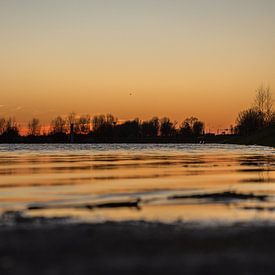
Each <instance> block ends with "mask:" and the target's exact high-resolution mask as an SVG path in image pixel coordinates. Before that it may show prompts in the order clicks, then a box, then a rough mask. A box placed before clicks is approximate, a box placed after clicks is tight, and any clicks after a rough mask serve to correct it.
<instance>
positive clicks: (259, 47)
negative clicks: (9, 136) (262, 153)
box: [0, 0, 275, 129]
mask: <svg viewBox="0 0 275 275" xmlns="http://www.w3.org/2000/svg"><path fill="white" fill-rule="evenodd" d="M274 12H275V3H274V1H273V0H261V1H260V0H249V1H248V0H242V1H237V0H231V1H229V0H228V1H227V0H220V1H217V0H196V1H187V0H181V1H180V0H173V1H169V0H158V1H156V0H146V1H145V0H139V1H131V0H127V1H126V0H112V1H111V0H105V1H102V0H94V1H86V0H79V1H73V0H66V1H65V0H60V1H53V0H49V1H35V0H26V1H19V0H11V1H1V3H0V35H1V44H0V60H1V62H0V84H1V86H0V93H1V97H0V116H11V115H12V116H15V117H16V118H17V120H19V122H20V123H21V124H22V125H25V124H26V122H27V121H28V120H29V119H31V118H32V117H33V116H36V117H38V118H40V119H41V121H42V122H43V123H45V124H47V123H48V122H49V121H50V120H51V118H53V117H54V116H56V115H59V114H60V115H65V114H68V113H69V112H71V111H74V112H76V113H78V114H86V113H88V114H91V115H93V114H98V113H113V114H114V115H115V116H117V117H119V118H120V119H129V118H135V117H139V118H141V119H148V118H150V117H152V116H154V115H157V116H160V117H162V116H169V117H171V118H172V119H173V120H177V121H182V120H183V119H184V118H185V117H187V116H191V115H193V116H197V117H199V118H200V119H202V120H204V121H205V122H206V125H207V128H209V127H210V128H212V129H217V128H224V127H228V126H229V125H230V124H233V123H234V121H235V117H236V116H237V113H238V112H239V111H240V110H241V109H243V108H246V107H248V106H249V105H250V104H251V102H252V101H253V97H254V91H255V89H256V88H257V87H258V86H259V85H261V84H262V83H263V84H266V85H270V86H271V89H272V88H273V90H274V89H275V77H274V76H275V63H274V60H275V35H274V32H275V19H274ZM130 94H132V95H130Z"/></svg>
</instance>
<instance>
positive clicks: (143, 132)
mask: <svg viewBox="0 0 275 275" xmlns="http://www.w3.org/2000/svg"><path fill="white" fill-rule="evenodd" d="M177 126H178V125H177V122H176V121H172V120H171V119H170V118H168V117H163V118H161V119H160V118H158V117H153V118H151V119H150V120H145V121H141V120H140V119H138V118H136V119H133V120H127V121H124V122H119V121H118V119H117V118H116V117H114V116H113V115H111V114H107V115H95V116H93V117H92V118H91V117H90V116H89V115H86V116H80V117H77V116H76V114H75V113H71V114H69V115H68V116H67V117H65V118H64V117H61V116H57V117H56V118H54V119H53V120H52V121H51V124H50V129H49V130H48V131H47V132H45V131H42V126H41V124H40V121H39V119H38V118H33V119H32V120H31V121H29V123H28V126H27V135H24V136H22V135H20V126H19V124H18V123H17V122H16V120H15V119H14V118H8V119H5V118H0V141H2V142H13V141H20V140H21V141H22V140H24V141H38V142H39V141H41V142H42V141H45V142H67V141H71V142H73V141H76V142H77V141H82V142H83V141H87V142H88V141H131V140H132V141H135V140H136V141H138V140H143V141H146V140H148V141H150V140H157V139H163V140H164V139H166V140H168V139H185V140H187V141H191V140H193V139H196V138H198V137H200V136H203V135H204V128H205V126H204V123H203V122H202V121H200V120H199V119H197V118H195V117H190V118H187V119H185V120H184V121H183V122H182V123H181V124H180V125H179V126H178V127H177Z"/></svg>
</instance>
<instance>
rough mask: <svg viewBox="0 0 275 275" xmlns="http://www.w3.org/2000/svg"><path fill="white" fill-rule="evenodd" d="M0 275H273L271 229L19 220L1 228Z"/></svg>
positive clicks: (274, 241) (261, 226)
mask: <svg viewBox="0 0 275 275" xmlns="http://www.w3.org/2000/svg"><path fill="white" fill-rule="evenodd" d="M0 239H1V242H0V274H10V275H13V274H21V275H24V274H28V275H32V274H41V275H43V274H67V275H70V274H274V272H275V265H274V257H275V248H274V247H275V225H274V224H268V223H264V224H263V223H256V222H255V223H238V224H234V225H206V224H204V225H202V224H191V223H175V224H163V223H153V222H151V223H148V222H142V221H139V222H130V221H129V222H116V223H115V222H105V223H102V224H79V223H69V222H67V221H66V220H56V219H55V220H47V219H37V218H36V219H22V220H18V221H17V222H16V224H13V225H5V224H3V223H2V224H1V227H0Z"/></svg>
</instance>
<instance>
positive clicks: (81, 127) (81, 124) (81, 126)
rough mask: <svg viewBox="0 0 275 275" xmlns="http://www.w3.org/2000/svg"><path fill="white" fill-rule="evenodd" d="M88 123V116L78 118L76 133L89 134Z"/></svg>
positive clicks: (89, 121) (89, 119) (89, 120)
mask: <svg viewBox="0 0 275 275" xmlns="http://www.w3.org/2000/svg"><path fill="white" fill-rule="evenodd" d="M90 123H91V118H90V116H89V115H86V116H80V118H79V119H78V120H77V121H76V127H75V129H76V132H77V133H78V134H88V133H89V132H90Z"/></svg>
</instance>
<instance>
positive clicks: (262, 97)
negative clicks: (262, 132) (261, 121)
mask: <svg viewBox="0 0 275 275" xmlns="http://www.w3.org/2000/svg"><path fill="white" fill-rule="evenodd" d="M254 108H256V110H257V111H258V112H261V113H263V114H264V115H265V120H266V122H267V124H268V123H269V122H270V120H271V118H272V116H273V99H272V93H271V89H270V87H264V85H261V86H260V87H259V88H258V89H257V90H256V95H255V99H254Z"/></svg>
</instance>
